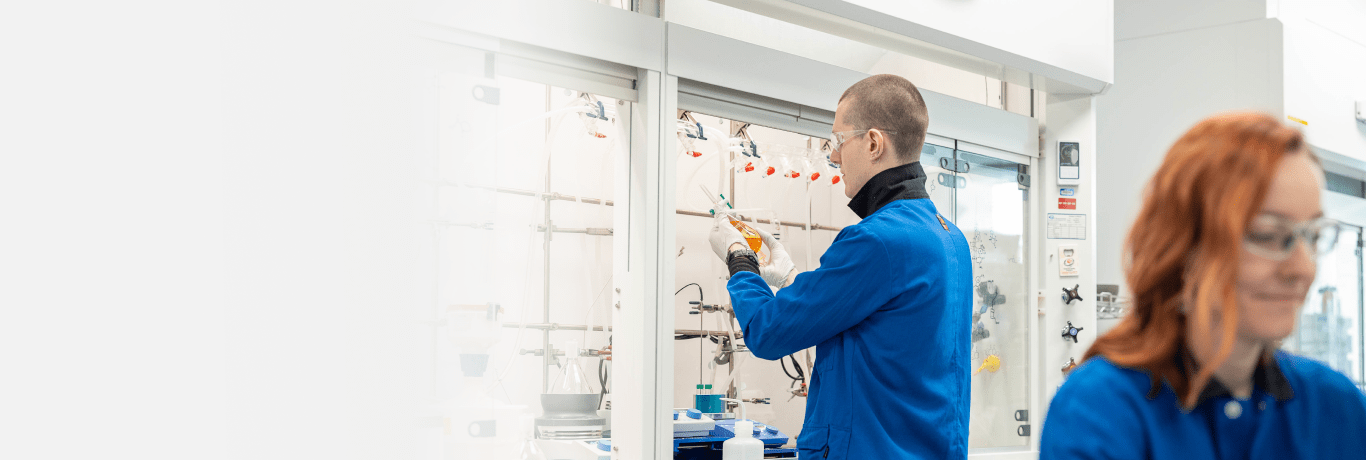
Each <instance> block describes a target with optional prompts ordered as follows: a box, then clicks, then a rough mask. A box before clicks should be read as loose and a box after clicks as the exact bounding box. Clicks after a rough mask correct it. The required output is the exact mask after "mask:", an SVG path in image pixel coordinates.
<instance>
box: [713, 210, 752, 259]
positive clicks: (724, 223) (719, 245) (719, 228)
mask: <svg viewBox="0 0 1366 460" xmlns="http://www.w3.org/2000/svg"><path fill="white" fill-rule="evenodd" d="M707 240H708V241H710V242H711V250H712V252H715V253H716V257H720V258H721V261H722V262H725V261H726V256H728V255H730V246H731V245H732V244H739V245H741V246H744V247H746V248H748V247H749V245H748V244H746V243H745V236H744V235H741V234H740V231H739V230H736V229H735V227H733V226H731V225H730V220H729V219H728V218H727V217H726V216H724V215H721V214H717V215H716V222H715V223H714V225H712V227H711V235H710V236H709V237H708V238H707Z"/></svg>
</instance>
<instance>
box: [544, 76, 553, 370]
mask: <svg viewBox="0 0 1366 460" xmlns="http://www.w3.org/2000/svg"><path fill="white" fill-rule="evenodd" d="M551 110H554V107H553V106H552V104H551V102H550V85H546V87H545V111H546V112H549V111H551ZM551 129H553V126H552V125H551V123H550V118H546V119H545V146H544V147H545V193H550V149H551V145H550V140H551V139H553V135H554V133H552V132H550V131H551ZM551 201H552V200H545V222H544V223H542V225H544V226H545V228H553V226H554V224H553V223H551V222H550V202H551ZM554 234H555V232H545V243H544V247H545V249H544V251H543V252H544V262H543V263H544V266H543V267H542V268H544V270H542V273H543V274H542V276H541V278H542V283H541V284H542V285H541V293H542V303H541V312H542V313H541V314H542V315H543V316H542V318H543V320H544V321H545V322H547V323H548V322H550V238H551V237H552V236H553V235H554ZM541 343H542V345H543V346H542V347H541V349H542V350H549V349H550V331H545V332H542V333H541ZM554 359H555V357H554V356H551V354H550V353H546V356H545V357H544V359H543V360H542V361H543V363H542V366H541V388H542V389H543V390H544V391H546V392H549V391H550V365H551V364H553V363H554Z"/></svg>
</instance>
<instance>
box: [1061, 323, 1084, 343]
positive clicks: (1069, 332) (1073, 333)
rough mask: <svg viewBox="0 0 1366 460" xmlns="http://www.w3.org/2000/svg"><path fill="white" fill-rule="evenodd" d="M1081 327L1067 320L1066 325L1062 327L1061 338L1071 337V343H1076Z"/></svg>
mask: <svg viewBox="0 0 1366 460" xmlns="http://www.w3.org/2000/svg"><path fill="white" fill-rule="evenodd" d="M1082 329H1084V328H1080V327H1076V326H1073V325H1072V322H1071V321H1068V322H1067V327H1064V328H1062V338H1063V340H1066V339H1072V343H1077V334H1080V333H1081V330H1082Z"/></svg>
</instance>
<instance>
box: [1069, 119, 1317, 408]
mask: <svg viewBox="0 0 1366 460" xmlns="http://www.w3.org/2000/svg"><path fill="white" fill-rule="evenodd" d="M1302 149H1304V137H1303V136H1302V135H1301V134H1300V132H1299V131H1296V130H1295V129H1292V128H1290V127H1288V126H1286V125H1284V124H1282V123H1281V122H1279V121H1277V120H1276V119H1275V118H1272V117H1271V116H1268V115H1264V114H1258V113H1226V114H1220V115H1216V116H1213V117H1210V118H1207V119H1205V120H1203V121H1201V122H1200V123H1198V124H1196V125H1195V126H1194V127H1192V128H1191V129H1190V131H1187V132H1186V134H1184V135H1182V136H1181V139H1180V140H1178V141H1176V145H1173V146H1172V148H1171V150H1168V151H1167V156H1166V158H1165V159H1163V160H1162V164H1161V166H1159V168H1158V170H1157V173H1156V174H1155V175H1154V176H1153V178H1152V181H1151V182H1149V184H1148V189H1147V193H1146V196H1145V197H1144V199H1143V208H1142V210H1140V211H1139V213H1138V216H1137V217H1136V219H1135V221H1134V226H1133V228H1132V229H1131V230H1130V231H1129V238H1128V240H1127V241H1126V242H1125V256H1126V257H1125V259H1126V266H1125V272H1126V276H1127V280H1128V282H1129V289H1130V291H1131V292H1133V303H1132V307H1131V308H1130V310H1129V314H1128V315H1126V317H1125V318H1124V319H1123V320H1122V321H1121V322H1120V323H1119V324H1118V325H1116V326H1115V327H1114V329H1111V330H1110V332H1108V333H1106V334H1105V335H1103V336H1101V337H1099V338H1097V339H1096V342H1095V344H1094V345H1092V346H1091V348H1090V349H1089V350H1087V352H1086V355H1085V356H1084V357H1083V358H1082V360H1083V361H1085V360H1087V359H1091V358H1093V357H1095V356H1097V355H1100V356H1104V357H1105V358H1106V359H1108V360H1110V362H1112V363H1114V364H1115V365H1118V366H1122V367H1127V368H1131V369H1138V370H1142V371H1146V372H1147V373H1148V375H1150V376H1151V377H1152V379H1153V385H1154V388H1155V389H1156V388H1158V387H1157V385H1160V384H1161V382H1162V381H1164V380H1165V381H1166V382H1167V383H1168V384H1169V385H1171V386H1172V389H1173V390H1175V392H1176V395H1177V398H1178V401H1180V402H1181V404H1182V405H1183V406H1184V407H1187V408H1190V407H1192V406H1194V405H1195V400H1196V397H1197V396H1198V395H1199V394H1200V391H1201V390H1202V389H1204V387H1205V385H1206V384H1208V383H1209V380H1210V378H1211V377H1212V376H1213V374H1214V370H1215V369H1217V368H1218V367H1219V365H1221V364H1222V363H1223V362H1224V361H1225V360H1227V359H1228V356H1229V354H1230V353H1231V352H1232V350H1233V344H1234V340H1235V339H1236V334H1237V325H1238V302H1237V293H1236V291H1235V286H1236V283H1237V279H1238V262H1239V258H1240V256H1241V254H1242V251H1243V249H1242V241H1243V232H1244V231H1245V230H1246V228H1247V226H1248V224H1249V223H1250V222H1251V221H1252V218H1253V217H1256V215H1257V213H1258V212H1259V210H1260V208H1261V205H1262V200H1263V199H1264V198H1265V197H1266V193H1267V188H1268V187H1270V184H1271V181H1272V178H1273V177H1274V176H1275V174H1276V167H1277V165H1278V164H1279V163H1280V160H1281V159H1282V158H1283V157H1285V156H1286V155H1287V154H1290V153H1293V152H1298V151H1300V150H1302ZM1215 317H1218V318H1220V319H1221V327H1220V328H1219V330H1217V331H1216V330H1213V329H1212V326H1211V323H1212V321H1213V320H1214V318H1215ZM1188 322H1190V326H1193V327H1191V330H1193V331H1208V332H1209V333H1211V334H1218V336H1217V337H1218V339H1219V340H1218V344H1219V346H1218V349H1217V350H1218V351H1217V352H1216V354H1215V357H1214V359H1213V360H1212V361H1211V362H1209V363H1205V365H1204V366H1202V367H1201V368H1200V370H1199V371H1198V372H1196V373H1195V374H1194V375H1187V373H1186V372H1185V370H1184V369H1183V365H1182V364H1181V363H1182V359H1181V356H1180V355H1179V353H1182V351H1181V350H1184V349H1185V343H1186V331H1187V326H1188Z"/></svg>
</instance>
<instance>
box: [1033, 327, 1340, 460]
mask: <svg viewBox="0 0 1366 460" xmlns="http://www.w3.org/2000/svg"><path fill="white" fill-rule="evenodd" d="M1148 375H1149V374H1147V373H1146V372H1143V371H1139V370H1135V369H1126V368H1122V367H1119V366H1116V365H1114V364H1113V363H1111V362H1110V361H1107V360H1106V359H1104V358H1099V357H1098V358H1093V359H1090V360H1088V361H1086V362H1085V363H1084V364H1082V365H1081V367H1078V368H1077V369H1076V370H1075V371H1073V372H1072V375H1071V376H1070V377H1068V379H1067V382H1066V383H1064V384H1063V386H1062V388H1061V389H1059V390H1058V394H1057V395H1056V396H1054V397H1053V402H1052V404H1051V406H1050V407H1049V409H1048V418H1047V419H1045V421H1044V425H1043V427H1044V428H1043V439H1042V440H1041V442H1042V444H1041V446H1040V450H1041V452H1040V455H1039V458H1040V459H1150V458H1154V459H1160V458H1173V459H1177V458H1179V459H1197V460H1203V459H1221V460H1230V459H1240V460H1241V459H1345V458H1363V457H1366V396H1363V395H1362V393H1361V390H1359V389H1357V387H1356V386H1355V385H1353V384H1352V382H1351V381H1350V380H1348V379H1347V377H1346V376H1344V375H1342V374H1339V373H1337V372H1335V371H1333V370H1332V369H1330V368H1328V366H1325V365H1323V364H1322V363H1320V362H1318V361H1314V360H1311V359H1308V358H1304V357H1301V356H1295V355H1292V354H1289V353H1286V352H1283V351H1277V352H1276V353H1275V355H1274V356H1273V359H1271V360H1268V362H1266V363H1264V364H1263V365H1261V366H1259V368H1258V369H1257V371H1256V374H1255V375H1254V377H1253V387H1254V389H1253V393H1252V397H1251V398H1250V399H1248V400H1239V399H1236V398H1233V397H1231V394H1230V393H1229V391H1228V389H1227V388H1225V387H1224V386H1223V385H1221V384H1219V382H1218V381H1217V380H1211V381H1210V383H1209V385H1208V387H1206V388H1205V389H1204V391H1202V392H1201V393H1200V396H1199V397H1198V398H1197V401H1198V402H1197V403H1196V405H1195V408H1194V409H1192V410H1190V411H1185V410H1182V409H1180V408H1179V407H1178V406H1177V400H1176V393H1175V392H1173V391H1172V388H1171V386H1169V385H1167V384H1166V383H1162V384H1160V386H1157V387H1154V386H1153V384H1152V381H1151V379H1150V378H1149V377H1148Z"/></svg>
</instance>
